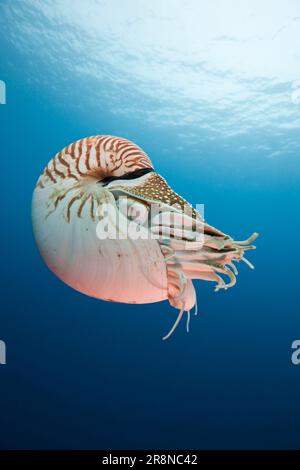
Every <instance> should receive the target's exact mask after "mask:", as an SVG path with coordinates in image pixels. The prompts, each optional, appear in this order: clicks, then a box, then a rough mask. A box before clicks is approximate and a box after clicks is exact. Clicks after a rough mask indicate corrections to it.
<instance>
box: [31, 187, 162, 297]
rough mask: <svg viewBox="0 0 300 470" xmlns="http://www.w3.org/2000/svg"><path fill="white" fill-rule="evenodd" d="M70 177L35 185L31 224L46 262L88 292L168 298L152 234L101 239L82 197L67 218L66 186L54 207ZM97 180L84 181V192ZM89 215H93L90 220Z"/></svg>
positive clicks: (69, 196) (71, 194) (91, 189)
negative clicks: (132, 237) (43, 186)
mask: <svg viewBox="0 0 300 470" xmlns="http://www.w3.org/2000/svg"><path fill="white" fill-rule="evenodd" d="M68 185H70V181H68V180H65V181H64V182H59V183H56V184H52V185H49V186H47V187H46V188H40V187H37V188H36V189H35V191H34V194H33V201H32V219H33V230H34V235H35V239H36V242H37V245H38V248H39V251H40V253H41V255H42V257H43V259H44V260H45V262H46V264H47V266H48V267H49V268H50V270H51V271H53V272H54V273H55V274H56V275H57V276H58V277H59V278H60V279H61V280H62V281H64V282H65V283H66V284H68V285H69V286H71V287H73V288H74V289H76V290H78V291H79V292H82V293H84V294H86V295H89V296H91V297H96V298H99V299H103V300H110V301H114V302H125V303H141V304H142V303H150V302H158V301H161V300H164V299H167V297H168V293H167V274H166V266H165V260H164V257H163V254H162V252H161V249H160V246H159V243H158V242H157V240H118V239H117V240H111V239H106V240H100V239H99V238H98V237H97V234H96V230H97V224H98V223H99V218H98V217H92V215H91V201H87V202H86V204H85V206H84V208H83V210H82V213H81V215H80V217H79V216H78V207H79V205H80V204H81V200H80V199H78V201H75V203H74V204H73V205H72V208H71V217H70V220H68V218H67V216H66V214H67V207H68V205H69V204H70V201H71V199H72V198H74V192H72V191H70V192H69V193H68V194H67V195H66V196H65V197H64V199H62V200H61V201H60V202H59V204H58V205H57V207H55V205H54V202H53V201H54V197H53V196H55V197H56V195H57V194H60V193H61V194H62V193H63V191H65V189H66V187H68ZM97 191H100V188H99V189H98V187H97V184H96V183H95V182H94V181H93V182H85V186H84V193H85V194H87V195H88V194H96V193H97ZM93 219H94V220H93Z"/></svg>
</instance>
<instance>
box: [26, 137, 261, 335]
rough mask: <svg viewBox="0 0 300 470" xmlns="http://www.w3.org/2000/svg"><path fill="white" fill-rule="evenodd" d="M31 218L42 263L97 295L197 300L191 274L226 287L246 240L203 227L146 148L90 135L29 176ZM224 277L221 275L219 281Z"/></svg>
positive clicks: (184, 308) (179, 305)
mask: <svg viewBox="0 0 300 470" xmlns="http://www.w3.org/2000/svg"><path fill="white" fill-rule="evenodd" d="M32 221H33V230H34V235H35V239H36V242H37V245H38V248H39V251H40V253H41V255H42V257H43V259H44V260H45V262H46V264H47V266H48V267H49V268H50V269H51V271H53V272H54V273H55V274H56V275H57V276H58V277H59V278H60V279H61V280H62V281H64V282H65V283H66V284H68V285H69V286H71V287H73V288H74V289H76V290H78V291H80V292H82V293H84V294H86V295H89V296H92V297H96V298H98V299H103V300H107V301H112V302H123V303H137V304H143V303H150V302H159V301H162V300H166V299H168V300H169V302H170V304H171V305H172V306H173V307H175V308H176V309H178V310H179V315H178V317H177V320H176V322H175V324H174V326H173V328H172V329H171V331H170V332H169V334H168V335H167V336H165V339H166V338H167V337H169V336H170V334H172V333H173V331H174V329H175V328H176V326H177V325H178V323H179V321H180V319H181V317H182V316H183V314H184V312H187V327H188V324H189V319H190V310H191V309H192V308H193V307H195V306H196V293H195V289H194V286H193V280H194V279H201V280H207V281H214V282H216V290H218V289H223V288H225V289H226V288H228V287H231V286H233V285H234V284H235V281H236V274H237V270H236V267H235V265H234V262H236V261H240V260H243V261H245V262H246V263H247V264H248V265H249V266H250V267H252V265H251V263H250V262H249V261H247V260H246V259H245V257H244V253H245V251H246V250H250V249H253V248H254V246H252V245H251V243H252V241H253V240H254V239H255V238H256V236H257V234H255V233H254V234H253V235H252V236H251V237H250V238H249V239H248V240H245V241H234V240H233V239H232V238H231V237H229V236H228V235H226V234H224V233H223V232H221V231H219V230H217V229H215V228H214V227H212V226H210V225H208V224H207V223H206V222H205V221H204V220H202V218H201V216H200V215H199V213H198V212H197V211H195V209H193V208H192V207H191V206H190V205H189V204H188V203H187V202H186V201H185V200H184V199H182V198H181V197H180V196H179V195H178V194H176V193H175V192H174V191H173V190H172V189H171V188H170V187H169V185H168V184H167V182H166V181H165V179H164V178H162V177H161V176H160V175H159V174H158V173H156V171H155V170H154V167H153V165H152V162H151V160H150V158H149V157H148V155H147V154H146V153H145V152H144V151H143V150H142V149H141V148H140V147H138V146H137V145H136V144H134V143H133V142H130V141H129V140H127V139H123V138H119V137H114V136H109V135H97V136H93V137H87V138H84V139H81V140H78V141H76V142H73V143H72V144H70V145H69V146H67V147H65V148H64V149H62V150H61V151H60V152H58V153H57V154H56V155H55V156H54V158H53V159H52V160H50V162H49V163H48V165H47V166H46V168H45V169H44V171H43V173H42V174H41V176H40V177H39V179H38V181H37V185H36V188H35V190H34V193H33V200H32ZM224 277H225V278H226V277H228V279H229V282H227V283H226V282H225V280H224Z"/></svg>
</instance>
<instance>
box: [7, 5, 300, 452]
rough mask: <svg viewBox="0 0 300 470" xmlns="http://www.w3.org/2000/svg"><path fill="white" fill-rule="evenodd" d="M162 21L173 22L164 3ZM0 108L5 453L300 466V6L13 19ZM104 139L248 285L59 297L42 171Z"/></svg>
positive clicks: (27, 12) (52, 11)
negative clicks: (153, 452) (130, 297)
mask: <svg viewBox="0 0 300 470" xmlns="http://www.w3.org/2000/svg"><path fill="white" fill-rule="evenodd" d="M161 3H162V4H161ZM0 15H1V23H2V26H1V32H0V34H1V46H0V47H1V76H0V79H1V80H3V81H4V82H5V84H6V104H5V105H1V106H0V119H1V128H0V130H1V185H2V195H3V197H2V223H1V246H2V254H1V258H2V274H1V300H2V302H1V314H0V339H1V340H3V341H5V343H6V346H7V364H6V365H1V366H0V448H2V449H92V448H97V449H106V448H107V449H108V448H110V449H116V448H119V449H129V448H135V449H139V448H147V449H151V448H156V449H163V448H165V449H188V448H194V449H232V448H236V449H246V448H247V449H249V448H257V449H261V448H269V449H275V448H283V449H288V448H299V442H300V406H299V395H300V388H299V387H300V365H299V366H297V365H294V364H292V362H291V354H292V349H291V344H292V342H293V341H294V340H295V339H300V315H299V303H300V298H299V282H298V265H299V250H298V238H299V230H300V218H299V202H300V190H299V184H300V160H299V151H300V141H299V126H300V118H299V115H300V107H299V106H300V91H299V89H300V82H299V79H300V68H299V65H300V58H299V52H298V50H297V41H298V43H299V17H300V5H299V3H298V2H295V1H292V0H291V1H286V0H285V1H283V0H275V1H272V2H271V1H266V2H264V5H261V2H258V1H251V2H250V1H246V0H244V1H242V2H238V1H230V0H229V1H226V2H218V1H216V0H215V1H212V2H210V3H209V5H208V3H207V2H198V1H192V0H190V1H184V0H172V1H171V0H170V1H164V2H158V1H154V2H151V5H150V4H148V2H146V1H144V0H140V1H138V0H126V1H124V2H123V1H121V0H113V1H110V2H106V1H94V0H88V1H83V0H82V1H81V0H77V1H76V2H73V3H72V2H71V1H69V0H61V1H48V0H44V1H43V2H40V1H35V0H24V1H14V2H11V1H9V0H3V1H2V2H1V4H0ZM95 134H112V135H118V136H122V137H125V138H128V139H130V140H133V141H134V142H136V143H137V144H139V145H140V146H141V147H142V148H143V149H145V151H146V152H147V153H148V154H149V155H150V157H151V159H152V161H153V163H154V165H155V169H156V171H158V172H159V173H160V174H161V175H163V176H164V177H165V178H166V179H167V181H168V183H169V184H170V185H171V186H172V188H173V189H174V190H175V191H176V192H178V193H179V194H181V195H182V196H183V197H184V198H186V199H187V200H188V201H190V202H191V203H192V204H196V203H203V204H204V205H205V218H206V220H207V221H208V222H209V223H211V224H212V225H214V226H216V227H218V228H220V229H221V230H223V231H224V232H226V233H229V234H230V235H232V236H233V237H235V238H236V239H243V238H247V237H248V236H249V235H251V233H252V232H253V231H258V232H259V233H260V238H259V239H258V240H257V243H256V245H257V250H256V251H255V252H253V253H251V254H249V259H250V260H251V262H253V263H254V264H255V270H254V271H251V270H250V269H248V267H247V266H246V265H242V266H239V271H240V274H239V276H238V283H237V285H236V286H235V287H234V288H232V289H230V290H228V291H224V292H222V291H221V292H218V293H215V292H214V291H213V286H212V284H210V283H205V282H198V283H196V289H197V296H198V305H199V315H198V317H194V318H192V321H191V331H190V333H189V334H187V333H186V332H185V325H184V322H182V324H181V325H180V327H179V328H178V329H177V330H176V333H175V334H174V335H173V336H172V337H171V339H170V340H169V341H167V342H163V341H162V340H161V338H162V336H163V335H164V334H165V333H166V332H167V331H168V330H169V328H170V327H171V325H172V324H173V321H174V318H175V315H176V311H175V310H174V309H172V308H171V307H170V306H169V304H168V302H167V301H166V302H162V303H157V304H149V305H125V304H113V303H106V302H103V301H100V300H95V299H92V298H88V297H86V296H84V295H82V294H80V293H78V292H76V291H74V290H72V289H70V288H69V287H68V286H66V285H65V284H63V283H62V282H61V281H60V280H59V279H57V278H56V277H55V276H54V275H53V274H52V273H51V272H50V271H49V270H48V269H47V267H46V266H45V264H44V262H43V261H42V259H41V257H40V255H39V253H38V251H37V248H36V246H35V243H34V239H33V234H32V227H31V197H32V192H33V189H34V186H35V183H36V180H37V178H38V176H39V174H40V173H41V171H42V170H43V168H44V166H45V165H46V163H47V162H48V161H49V160H50V159H51V158H52V157H53V155H54V154H55V153H56V152H57V151H58V150H60V149H61V148H62V147H64V146H65V145H67V144H69V143H70V142H72V141H74V140H77V139H79V138H82V137H85V136H88V135H95Z"/></svg>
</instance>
